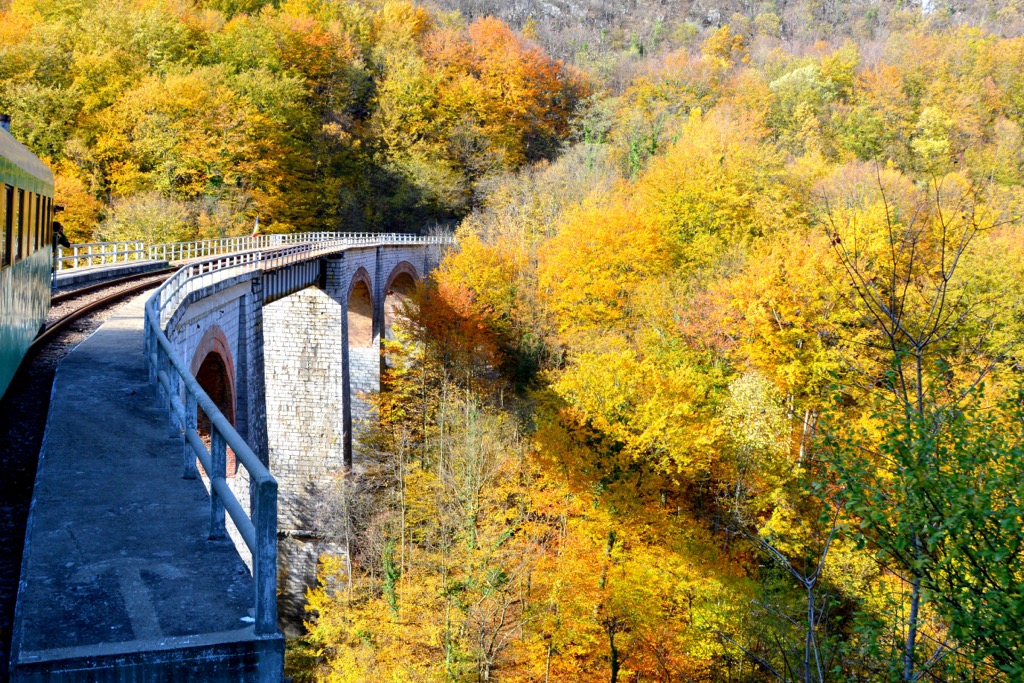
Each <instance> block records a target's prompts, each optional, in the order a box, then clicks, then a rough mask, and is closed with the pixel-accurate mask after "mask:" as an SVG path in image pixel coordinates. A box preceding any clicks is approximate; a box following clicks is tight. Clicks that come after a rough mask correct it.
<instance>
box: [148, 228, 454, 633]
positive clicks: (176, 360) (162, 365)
mask: <svg viewBox="0 0 1024 683" xmlns="http://www.w3.org/2000/svg"><path fill="white" fill-rule="evenodd" d="M267 237H277V236H269V235H268V236H267ZM281 237H287V238H293V237H295V236H292V235H283V236H281ZM301 239H302V240H303V241H302V243H294V242H296V240H294V239H293V240H292V242H293V243H292V244H282V245H281V246H280V247H279V248H266V246H265V247H264V248H263V249H261V250H259V251H244V252H240V253H234V254H227V255H224V256H220V257H216V258H212V259H207V260H204V261H200V262H198V263H191V264H188V265H186V266H184V267H182V268H180V269H179V270H178V272H177V273H175V274H174V275H173V276H171V278H170V279H169V280H167V281H166V282H165V283H164V284H162V285H161V286H160V287H159V289H157V291H156V292H155V293H154V294H153V296H151V297H150V298H149V300H148V301H147V302H146V323H145V329H146V337H145V340H146V341H145V352H146V360H147V364H148V366H149V378H150V382H152V383H154V384H156V385H157V387H158V390H159V393H160V400H161V402H162V403H163V404H164V405H165V406H166V409H167V413H168V417H169V420H170V425H171V429H172V431H173V432H174V433H180V434H182V435H183V436H184V453H183V457H184V472H185V477H186V478H192V479H194V478H195V477H196V476H197V475H198V472H197V469H196V465H195V462H196V459H197V458H198V459H199V462H200V463H201V464H202V466H203V470H204V471H205V472H206V473H207V476H208V477H209V480H210V536H211V538H223V537H224V536H225V534H226V527H225V512H227V514H228V515H230V517H231V520H232V521H233V522H234V524H235V527H236V528H237V529H238V531H239V534H240V535H241V537H242V540H243V541H244V542H245V544H246V546H247V547H248V548H249V550H250V552H251V553H252V570H253V583H254V585H255V593H256V597H255V602H256V623H255V629H256V632H257V633H274V632H276V630H277V481H276V480H275V479H274V477H273V476H272V475H271V474H270V471H269V470H268V469H267V467H266V466H265V465H264V464H263V463H262V462H260V459H259V458H258V457H257V456H256V454H255V453H254V452H253V450H252V449H251V448H250V447H249V445H248V444H247V443H246V442H245V440H244V439H243V438H242V437H241V436H240V435H239V434H238V432H236V431H235V429H234V427H232V426H231V423H230V422H229V421H228V420H227V418H225V417H224V415H223V414H222V413H221V411H220V410H219V409H218V408H217V406H216V404H214V402H213V401H212V400H211V399H210V397H209V396H208V395H207V394H206V392H205V391H203V389H202V387H201V386H199V383H198V382H197V381H196V379H195V378H194V377H193V376H192V373H191V372H190V371H189V369H188V366H186V365H185V363H184V361H183V360H182V359H181V358H180V357H179V356H178V354H177V353H176V351H175V349H174V345H173V344H172V343H171V341H170V339H169V338H168V337H167V334H166V332H165V331H164V328H165V326H166V325H167V324H168V322H169V321H170V319H171V318H172V317H173V316H174V314H175V312H176V311H177V310H178V308H179V307H180V306H181V305H182V303H183V302H184V301H185V300H186V298H187V297H188V296H189V295H190V294H192V293H193V292H196V291H199V290H201V289H203V288H206V287H211V286H212V285H214V284H215V283H217V282H220V281H222V280H226V279H228V278H231V277H235V276H237V275H241V274H244V273H247V272H252V271H256V270H272V269H276V268H280V267H283V266H287V265H290V264H294V263H300V262H303V261H308V260H310V259H314V258H317V257H319V256H321V255H325V254H329V253H332V252H337V251H340V250H341V249H343V248H345V247H350V246H360V245H405V244H424V245H429V244H437V245H444V244H450V243H451V242H452V239H451V238H450V237H448V236H437V237H418V236H415V235H396V234H390V235H382V234H370V233H357V234H352V233H349V234H339V233H314V234H310V233H304V234H302V235H301ZM267 246H273V245H267ZM211 248H217V247H211ZM177 253H190V252H187V251H186V252H177ZM168 260H170V259H168ZM197 408H202V409H203V413H204V414H206V416H207V417H208V418H209V419H210V437H211V438H210V447H209V449H207V447H206V444H205V443H203V439H202V438H201V437H200V436H199V433H198V431H197V413H196V409H197ZM228 447H230V448H231V449H232V450H233V451H234V453H235V458H236V461H237V462H239V463H241V464H242V466H243V467H245V469H246V470H247V471H248V473H249V476H250V481H251V482H252V487H251V489H250V491H251V492H252V496H253V498H252V514H251V515H250V514H247V513H246V511H245V510H244V509H243V508H242V505H241V504H240V503H239V502H238V499H237V498H236V497H235V495H234V493H233V492H232V491H231V488H230V487H229V486H228V484H227V455H226V454H227V448H228Z"/></svg>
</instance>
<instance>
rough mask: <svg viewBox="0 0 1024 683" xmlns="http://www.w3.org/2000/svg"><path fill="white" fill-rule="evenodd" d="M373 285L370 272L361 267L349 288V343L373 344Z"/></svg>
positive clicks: (355, 345) (359, 347)
mask: <svg viewBox="0 0 1024 683" xmlns="http://www.w3.org/2000/svg"><path fill="white" fill-rule="evenodd" d="M373 332H374V330H373V285H372V284H371V281H370V274H369V273H368V272H366V269H365V268H360V269H359V270H357V271H356V273H355V275H353V276H352V283H351V284H350V285H349V288H348V345H349V347H350V348H356V349H368V348H371V347H372V346H373V336H374V335H373Z"/></svg>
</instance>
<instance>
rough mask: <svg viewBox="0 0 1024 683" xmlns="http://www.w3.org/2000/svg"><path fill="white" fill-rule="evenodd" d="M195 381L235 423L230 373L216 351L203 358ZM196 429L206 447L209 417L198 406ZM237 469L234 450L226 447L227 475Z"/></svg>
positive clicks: (207, 444)
mask: <svg viewBox="0 0 1024 683" xmlns="http://www.w3.org/2000/svg"><path fill="white" fill-rule="evenodd" d="M195 377H196V381H197V382H199V386H201V387H202V388H203V391H205V392H206V395H207V396H209V397H210V399H211V400H212V401H213V403H214V405H216V406H217V409H218V410H220V412H221V413H223V415H224V417H226V418H227V420H228V422H230V423H231V424H232V425H234V424H235V397H234V392H233V390H232V386H231V375H230V373H229V372H228V366H227V363H225V361H224V358H223V356H221V355H220V354H219V353H218V352H216V351H211V352H210V353H208V354H206V357H205V358H203V362H202V363H201V364H200V365H199V370H197V371H196V375H195ZM197 412H198V415H197V424H196V431H197V432H199V438H201V439H202V440H203V442H204V443H205V444H206V446H207V448H209V447H210V443H211V441H212V436H211V424H210V418H209V417H208V416H207V415H206V413H204V412H203V409H202V408H201V407H200V408H198V409H197ZM237 469H238V465H237V463H236V462H235V454H234V451H232V450H231V448H230V447H228V449H227V476H229V477H233V476H235V473H236V471H237Z"/></svg>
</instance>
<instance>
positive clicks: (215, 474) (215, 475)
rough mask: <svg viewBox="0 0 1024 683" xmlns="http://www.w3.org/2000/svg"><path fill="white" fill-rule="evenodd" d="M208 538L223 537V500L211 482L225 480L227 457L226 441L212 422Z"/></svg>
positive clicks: (224, 534)
mask: <svg viewBox="0 0 1024 683" xmlns="http://www.w3.org/2000/svg"><path fill="white" fill-rule="evenodd" d="M210 467H211V468H212V469H213V471H212V472H207V474H208V475H209V477H210V540H211V541H212V540H216V539H218V538H224V537H225V536H226V535H227V534H226V533H225V531H224V501H223V500H221V498H220V495H219V494H218V493H217V489H216V488H215V487H214V485H213V482H214V480H215V479H220V480H221V481H227V469H228V457H227V443H226V442H225V441H224V435H223V434H221V433H220V430H218V429H217V428H216V427H214V426H213V424H211V425H210Z"/></svg>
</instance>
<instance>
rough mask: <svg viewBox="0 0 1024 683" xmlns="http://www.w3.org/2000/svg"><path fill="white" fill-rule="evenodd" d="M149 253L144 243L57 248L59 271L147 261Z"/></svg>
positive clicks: (55, 261)
mask: <svg viewBox="0 0 1024 683" xmlns="http://www.w3.org/2000/svg"><path fill="white" fill-rule="evenodd" d="M148 258H149V251H148V250H147V249H146V245H145V244H144V243H143V242H94V243H91V244H72V245H71V246H70V247H57V257H56V259H54V263H55V264H56V268H57V270H67V269H68V268H88V267H89V266H105V265H107V264H113V263H124V262H126V261H145V260H146V259H148Z"/></svg>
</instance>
